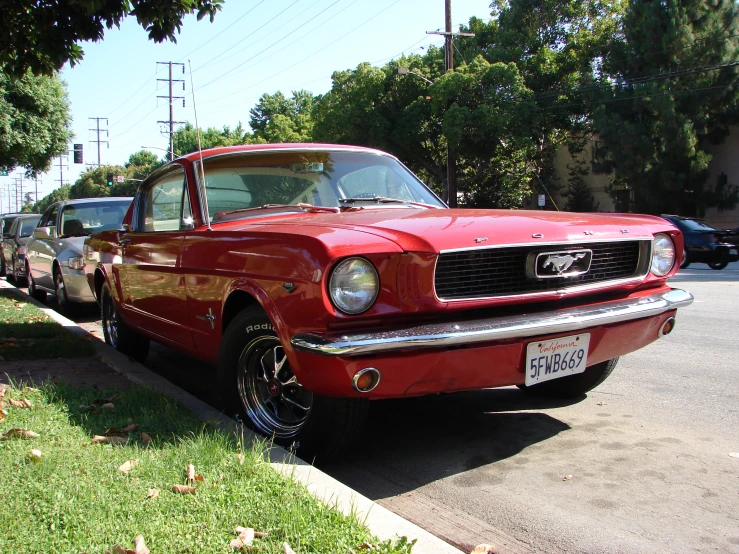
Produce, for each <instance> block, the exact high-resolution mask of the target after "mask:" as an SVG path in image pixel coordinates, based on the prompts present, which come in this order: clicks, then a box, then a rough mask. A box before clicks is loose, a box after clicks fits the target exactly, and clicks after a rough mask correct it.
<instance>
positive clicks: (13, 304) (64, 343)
mask: <svg viewBox="0 0 739 554" xmlns="http://www.w3.org/2000/svg"><path fill="white" fill-rule="evenodd" d="M89 338H90V337H86V338H83V337H79V336H77V335H75V334H74V333H71V332H69V331H68V330H67V329H65V328H64V327H62V326H61V325H59V324H58V323H57V322H55V321H54V320H53V319H51V318H50V317H48V316H47V315H46V314H44V312H42V311H41V310H39V309H38V308H37V307H36V306H34V305H33V304H30V303H28V302H26V301H25V300H23V299H22V298H21V297H20V296H18V295H17V294H15V293H14V292H13V291H9V290H0V358H2V359H3V360H7V361H10V360H38V359H43V358H69V357H79V356H91V355H93V353H94V349H93V347H92V344H91V341H90V340H88V339H89Z"/></svg>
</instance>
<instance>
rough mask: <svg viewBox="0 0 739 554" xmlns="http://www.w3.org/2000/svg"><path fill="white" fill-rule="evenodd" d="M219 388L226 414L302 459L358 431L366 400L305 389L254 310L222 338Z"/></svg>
mask: <svg viewBox="0 0 739 554" xmlns="http://www.w3.org/2000/svg"><path fill="white" fill-rule="evenodd" d="M218 375H219V389H220V391H221V396H222V399H223V401H224V404H225V408H226V410H227V411H228V413H229V414H231V415H239V416H245V422H246V423H247V424H248V425H249V427H251V428H252V429H254V430H255V431H257V432H259V433H261V434H263V435H266V436H269V437H271V438H272V439H273V440H274V442H275V443H277V444H280V445H282V446H286V447H290V448H293V449H294V450H295V451H296V452H297V454H298V455H299V456H301V457H303V458H306V459H313V458H315V457H321V458H322V459H328V458H330V457H332V456H334V455H336V454H337V453H338V452H340V451H341V450H343V449H344V448H346V447H347V446H348V445H349V444H350V443H351V441H352V439H353V438H354V436H355V435H356V433H357V432H358V431H359V430H360V429H361V427H362V424H363V423H364V420H365V419H366V416H367V409H368V407H369V402H368V401H367V400H366V399H358V398H329V397H326V396H320V395H317V394H313V393H312V392H310V391H309V390H307V389H305V388H304V387H303V386H302V385H301V384H300V382H299V381H298V379H297V378H296V376H295V374H294V373H293V371H292V368H291V367H290V362H289V361H288V359H287V356H286V355H285V351H284V349H283V348H282V344H281V343H280V341H279V339H278V338H277V333H275V331H274V328H273V327H272V324H271V322H270V321H269V319H268V318H267V316H266V314H265V313H264V312H263V311H262V310H261V308H260V307H259V306H255V307H252V308H248V309H246V310H244V311H243V312H241V313H240V314H239V315H237V316H236V317H235V318H234V320H233V321H232V322H231V324H230V325H229V326H228V328H227V329H226V332H225V333H224V334H223V340H222V341H221V349H220V352H219V356H218Z"/></svg>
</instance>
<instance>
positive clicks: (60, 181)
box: [54, 151, 69, 187]
mask: <svg viewBox="0 0 739 554" xmlns="http://www.w3.org/2000/svg"><path fill="white" fill-rule="evenodd" d="M67 156H69V151H67ZM67 156H65V155H64V154H62V155H61V156H59V179H54V180H55V181H59V186H60V187H61V186H62V185H63V184H64V173H63V171H62V168H63V165H62V158H64V157H67ZM66 167H67V169H69V166H66Z"/></svg>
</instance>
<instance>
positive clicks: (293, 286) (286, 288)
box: [282, 282, 298, 292]
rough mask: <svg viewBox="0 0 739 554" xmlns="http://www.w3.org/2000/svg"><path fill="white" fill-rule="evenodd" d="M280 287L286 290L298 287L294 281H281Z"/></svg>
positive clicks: (290, 290) (292, 290) (289, 290)
mask: <svg viewBox="0 0 739 554" xmlns="http://www.w3.org/2000/svg"><path fill="white" fill-rule="evenodd" d="M282 288H283V289H285V290H286V291H287V292H295V289H297V288H298V287H296V286H295V284H294V283H290V282H287V283H282Z"/></svg>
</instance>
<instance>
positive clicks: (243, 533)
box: [231, 527, 254, 548]
mask: <svg viewBox="0 0 739 554" xmlns="http://www.w3.org/2000/svg"><path fill="white" fill-rule="evenodd" d="M235 532H236V533H238V535H239V538H238V539H235V540H237V541H239V543H241V544H240V546H239V548H241V547H242V546H251V544H252V543H253V542H254V529H252V528H251V527H237V528H236V529H235ZM233 543H234V541H231V544H233ZM232 548H233V547H232Z"/></svg>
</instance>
